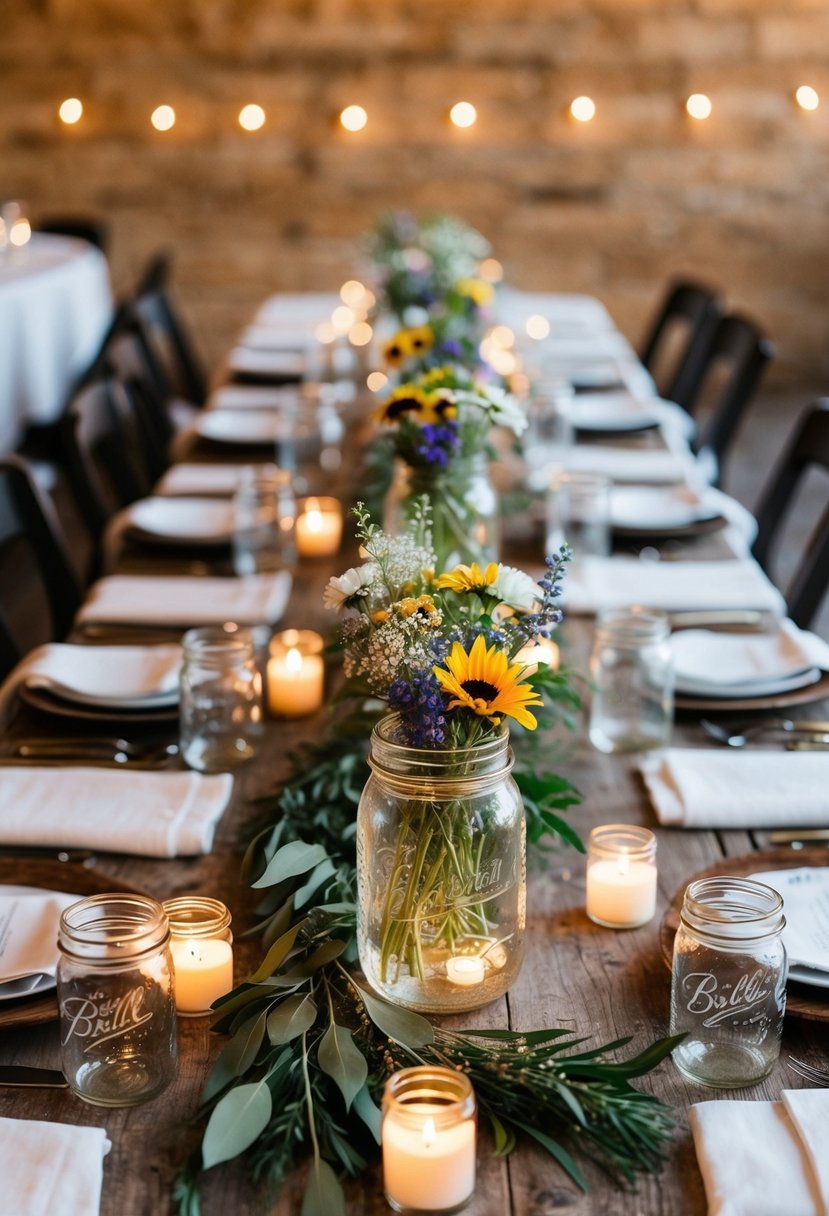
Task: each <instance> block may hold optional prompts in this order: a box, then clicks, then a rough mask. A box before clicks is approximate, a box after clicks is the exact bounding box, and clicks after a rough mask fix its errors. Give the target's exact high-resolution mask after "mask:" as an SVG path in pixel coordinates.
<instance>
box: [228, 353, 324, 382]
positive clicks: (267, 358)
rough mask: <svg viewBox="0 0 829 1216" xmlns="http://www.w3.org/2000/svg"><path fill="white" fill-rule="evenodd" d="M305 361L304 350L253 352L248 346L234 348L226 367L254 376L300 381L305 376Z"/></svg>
mask: <svg viewBox="0 0 829 1216" xmlns="http://www.w3.org/2000/svg"><path fill="white" fill-rule="evenodd" d="M306 364H307V359H306V356H305V351H304V350H295V349H294V350H292V349H290V348H288V349H285V350H274V349H270V350H253V349H252V348H250V347H248V346H234V348H233V350H232V351H231V352H230V355H229V356H228V365H229V366H230V368H231V370H232V371H234V372H247V373H249V374H253V375H256V376H280V377H281V376H284V377H285V378H286V379H292V380H294V379H296V380H301V379H302V377H303V376H304V375H305V367H306Z"/></svg>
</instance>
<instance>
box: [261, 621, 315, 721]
mask: <svg viewBox="0 0 829 1216" xmlns="http://www.w3.org/2000/svg"><path fill="white" fill-rule="evenodd" d="M322 647H323V640H322V638H321V637H320V635H319V634H318V633H314V631H313V630H312V629H286V630H284V631H283V632H282V633H278V634H277V635H276V637H275V638H274V639H273V641H272V642H271V650H270V654H271V657H270V659H269V660H268V708H269V710H270V712H271V713H272V714H276V715H278V716H279V717H282V718H301V717H303V716H304V715H305V714H313V713H315V712H316V711H317V710H318V709H319V708H320V706H321V705H322V702H323V693H324V689H325V664H324V662H323V658H322V653H321V651H322Z"/></svg>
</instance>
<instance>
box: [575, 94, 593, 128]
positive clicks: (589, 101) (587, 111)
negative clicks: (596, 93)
mask: <svg viewBox="0 0 829 1216" xmlns="http://www.w3.org/2000/svg"><path fill="white" fill-rule="evenodd" d="M570 113H571V114H572V115H573V117H574V118H575V120H576V122H590V120H591V119H592V118H595V117H596V103H595V101H594V100H593V98H592V97H586V96H583V97H574V98H573V100H572V101H571V102H570Z"/></svg>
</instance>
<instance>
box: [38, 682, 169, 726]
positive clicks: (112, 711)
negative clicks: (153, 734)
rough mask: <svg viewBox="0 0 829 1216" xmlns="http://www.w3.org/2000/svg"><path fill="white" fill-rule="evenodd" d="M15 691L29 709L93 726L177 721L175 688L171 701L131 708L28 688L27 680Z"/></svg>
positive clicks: (147, 724) (136, 724)
mask: <svg viewBox="0 0 829 1216" xmlns="http://www.w3.org/2000/svg"><path fill="white" fill-rule="evenodd" d="M17 695H18V696H19V697H20V700H21V701H23V702H24V703H25V704H26V705H28V706H29V708H30V709H35V710H37V711H38V713H42V714H51V715H53V716H54V717H57V718H74V719H75V720H76V721H81V722H94V723H95V724H96V725H97V726H101V725H102V724H106V723H109V724H110V725H112V726H150V725H159V726H160V725H162V724H163V723H165V722H176V721H178V692H177V691H176V694H175V700H174V701H172V702H169V703H161V704H158V703H156V705H153V706H142V707H140V708H134V709H131V708H129V707H127V706H123V705H91V704H83V705H81V704H80V703H79V702H77V701H68V700H66V699H65V698H64V697H59V696H58V695H57V694H56V693H53V692H51V691H50V690H49V689H47V688H30V687H29V686H28V685H27V684H21V685H20V687H19V688H18V690H17Z"/></svg>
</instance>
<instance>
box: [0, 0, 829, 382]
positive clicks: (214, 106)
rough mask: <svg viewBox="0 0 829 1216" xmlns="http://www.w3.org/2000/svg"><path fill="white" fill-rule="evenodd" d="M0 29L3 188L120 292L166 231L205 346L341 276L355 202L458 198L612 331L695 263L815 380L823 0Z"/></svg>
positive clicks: (284, 12)
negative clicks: (167, 121)
mask: <svg viewBox="0 0 829 1216" xmlns="http://www.w3.org/2000/svg"><path fill="white" fill-rule="evenodd" d="M0 28H2V31H3V33H2V38H0V81H1V82H2V85H1V88H2V91H1V92H0V194H2V195H5V196H12V197H14V196H20V197H23V198H25V199H26V200H27V201H28V203H29V205H30V208H31V210H32V212H34V213H37V212H46V211H54V210H65V209H69V210H92V211H96V212H103V213H105V214H107V215H109V216H110V217H111V218H112V221H113V232H114V241H113V249H112V255H113V268H114V276H115V281H116V285H117V286H118V287H120V288H125V287H126V286H128V285H129V283H130V282H131V281H132V278H133V277H134V275H135V274H136V273H137V271H138V269H139V268H140V266H141V265H142V263H143V261H144V259H145V257H146V256H147V255H148V254H149V253H150V252H151V251H152V250H154V249H155V248H156V247H157V246H159V245H162V244H164V245H170V246H172V247H173V248H174V249H175V250H176V251H177V254H178V265H177V275H178V285H179V291H180V294H181V296H182V298H183V303H184V304H185V306H186V307H187V309H188V311H189V313H190V314H191V315H192V316H193V318H194V320H195V322H196V324H197V329H198V331H199V335H200V337H201V339H202V345H203V346H204V347H205V349H206V352H207V353H208V354H209V355H210V356H211V357H217V356H218V354H219V353H220V351H221V350H222V348H223V346H224V345H225V344H226V342H227V340H228V338H229V335H230V333H231V332H232V330H233V329H234V328H235V327H236V326H237V325H238V324H239V323H240V322H241V321H242V320H243V319H244V317H245V316H246V314H247V313H248V312H249V311H250V310H251V309H252V308H253V306H254V305H255V304H256V302H257V301H258V300H259V299H260V298H261V297H262V296H263V295H265V294H266V293H267V292H269V291H271V290H274V289H278V288H284V289H298V288H325V287H332V286H336V285H337V284H338V283H339V282H340V281H342V279H343V278H344V277H346V276H348V275H349V274H350V273H351V272H352V271H353V270H354V268H355V267H354V250H355V238H356V237H357V236H358V234H360V233H361V232H362V231H363V230H364V229H365V228H366V227H367V225H368V224H369V223H370V221H371V219H372V217H373V216H374V214H375V213H376V212H377V211H378V210H380V209H382V208H385V207H390V206H408V207H412V208H413V209H415V210H417V211H420V212H426V211H429V210H450V211H454V212H457V213H458V214H460V215H462V216H464V217H465V218H466V219H468V220H469V221H470V222H471V223H473V224H475V225H476V226H478V227H480V228H481V229H482V230H483V231H484V232H485V233H486V234H487V235H488V236H489V237H490V238H491V240H492V242H493V245H494V247H495V251H496V253H497V254H498V255H499V256H500V257H501V258H502V260H503V261H504V262H505V264H506V267H507V272H508V275H509V277H510V279H511V280H512V281H513V282H514V283H516V284H517V285H520V286H524V287H527V288H541V289H561V290H579V291H588V292H593V293H595V294H597V295H598V296H600V297H601V298H602V299H603V300H605V301H606V302H607V304H608V305H609V306H610V308H611V310H612V311H613V313H614V315H615V316H616V318H617V320H618V321H619V322H620V324H621V325H622V327H623V328H624V329H625V330H626V331H627V332H628V333H629V334H630V335H631V336H634V337H637V336H638V335H639V334H640V333H641V330H642V327H643V325H644V323H645V319H646V317H647V315H648V313H649V311H650V309H651V307H652V305H653V302H654V299H655V297H656V294H657V291H658V289H659V287H660V285H661V284H662V282H663V281H664V279H665V278H666V276H667V275H668V274H669V273H672V272H682V271H690V272H693V273H695V274H697V275H698V276H701V277H703V278H708V279H710V280H711V281H712V282H715V283H718V284H720V285H721V286H722V287H724V288H725V289H726V290H727V291H728V293H729V294H730V296H731V298H732V300H733V302H734V303H735V304H737V305H739V306H740V307H743V308H745V309H747V310H749V311H750V312H752V313H753V314H754V315H756V316H757V318H758V319H759V320H760V321H761V322H762V323H763V324H764V325H765V326H766V327H767V329H768V330H769V332H770V333H771V334H772V336H773V337H774V338H775V339H776V340H777V342H778V344H779V348H780V355H781V358H780V362H779V365H778V373H777V374H778V375H781V374H786V375H789V376H807V375H808V376H815V375H818V376H821V375H823V374H824V373H826V375H827V379H829V341H828V340H827V339H829V311H828V310H827V302H829V274H828V273H827V271H829V240H828V239H827V237H828V236H829V218H828V217H829V208H828V207H827V203H829V173H828V172H827V170H829V64H827V59H826V48H827V46H829V11H827V5H826V3H825V0H419V2H415V0H0ZM802 82H807V83H811V84H813V85H814V86H815V87H816V88H817V89H818V90H819V91H821V92H823V93H824V94H825V97H824V105H823V107H822V108H821V109H820V110H818V111H817V112H816V113H814V114H806V113H803V112H800V111H799V110H798V109H797V108H796V107H795V106H794V105H793V102H792V93H793V90H794V88H795V87H796V86H797V85H798V84H800V83H802ZM695 91H701V92H707V93H709V94H710V95H711V97H712V100H713V102H714V114H713V116H712V118H711V119H710V120H708V121H707V122H704V123H694V122H693V120H691V119H690V118H688V116H687V115H686V114H685V112H684V100H685V98H686V96H687V94H688V93H690V92H695ZM580 93H587V94H590V95H591V96H593V97H594V99H595V100H596V103H597V106H598V115H597V117H596V119H595V121H594V122H592V123H590V124H587V125H582V124H578V123H575V122H573V121H572V120H571V119H570V118H569V115H568V113H567V105H568V103H569V101H570V100H571V98H572V97H573V96H575V95H577V94H580ZM73 95H77V96H79V97H81V98H82V99H83V101H84V103H85V106H86V114H85V116H84V119H83V120H82V122H81V123H80V125H79V126H78V127H75V128H72V127H63V126H62V125H61V124H60V123H59V122H58V120H57V117H56V109H57V104H58V103H59V102H60V100H61V99H62V98H64V97H66V96H73ZM461 98H462V99H466V100H470V101H472V102H474V103H475V105H476V106H477V107H478V112H479V122H478V125H477V126H476V127H474V128H473V129H471V130H468V131H457V130H455V129H453V128H452V127H450V126H449V124H448V122H447V119H446V112H447V110H448V108H449V106H450V105H451V104H452V103H453V102H454V101H456V100H458V99H461ZM249 101H256V102H259V103H260V104H261V105H263V106H264V107H265V109H266V111H267V114H268V121H267V125H266V127H265V128H264V129H263V130H262V131H261V132H258V133H255V134H250V135H248V134H245V133H244V132H242V131H241V130H240V129H239V127H238V125H237V121H236V119H237V114H238V111H239V109H240V108H241V106H242V105H243V104H245V103H246V102H249ZM161 102H168V103H170V104H171V105H173V106H174V107H175V109H176V112H177V115H178V122H177V125H176V126H175V128H174V129H173V130H172V131H171V132H169V133H167V134H159V133H157V132H155V131H154V130H153V129H152V128H151V127H150V124H149V114H150V112H151V111H152V109H153V108H154V107H155V106H156V105H157V104H159V103H161ZM350 102H359V103H360V104H362V105H364V106H365V107H366V109H367V110H368V112H369V125H368V127H367V128H366V130H365V131H363V132H361V133H359V134H357V135H351V136H349V135H347V134H346V133H345V132H342V131H341V130H340V129H339V128H338V126H337V124H336V121H335V119H336V115H337V113H338V112H339V110H340V108H341V107H342V106H343V105H346V104H348V103H350Z"/></svg>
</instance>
